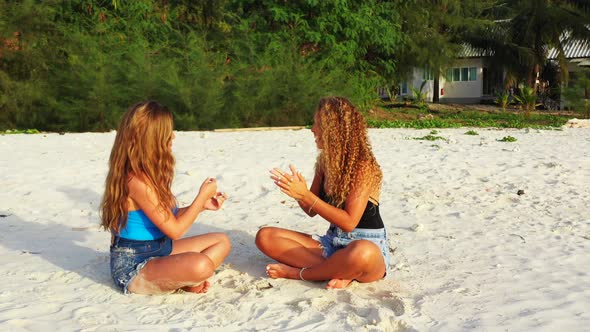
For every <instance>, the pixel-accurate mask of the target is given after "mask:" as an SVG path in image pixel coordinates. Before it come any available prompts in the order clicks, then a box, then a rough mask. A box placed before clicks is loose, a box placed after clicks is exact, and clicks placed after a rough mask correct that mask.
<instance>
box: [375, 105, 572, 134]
mask: <svg viewBox="0 0 590 332" xmlns="http://www.w3.org/2000/svg"><path fill="white" fill-rule="evenodd" d="M387 114H388V118H387V119H382V118H381V119H377V118H371V117H368V118H367V124H368V126H369V127H372V128H415V129H431V128H460V127H475V128H518V129H520V128H534V129H554V128H557V127H561V126H563V125H564V124H565V123H566V122H567V121H568V120H569V118H570V117H568V116H565V115H554V114H543V113H531V114H530V115H529V116H525V115H524V114H522V113H516V112H510V111H497V112H488V111H479V110H463V111H436V112H431V113H424V112H420V110H417V109H411V108H409V109H406V108H404V109H394V110H392V109H388V110H387Z"/></svg>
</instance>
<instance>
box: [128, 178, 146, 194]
mask: <svg viewBox="0 0 590 332" xmlns="http://www.w3.org/2000/svg"><path fill="white" fill-rule="evenodd" d="M127 188H129V195H131V196H135V195H137V194H142V193H143V194H145V193H148V192H151V191H152V186H151V185H149V184H148V182H147V181H146V180H145V177H144V176H142V175H141V174H139V175H135V174H134V175H129V177H128V178H127Z"/></svg>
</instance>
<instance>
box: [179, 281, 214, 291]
mask: <svg viewBox="0 0 590 332" xmlns="http://www.w3.org/2000/svg"><path fill="white" fill-rule="evenodd" d="M210 286H211V283H210V282H209V281H207V280H205V281H203V282H202V283H200V284H198V285H196V286H186V287H182V290H183V291H185V292H191V293H207V291H208V290H209V287H210Z"/></svg>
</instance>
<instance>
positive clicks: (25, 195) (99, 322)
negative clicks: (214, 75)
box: [0, 128, 590, 332]
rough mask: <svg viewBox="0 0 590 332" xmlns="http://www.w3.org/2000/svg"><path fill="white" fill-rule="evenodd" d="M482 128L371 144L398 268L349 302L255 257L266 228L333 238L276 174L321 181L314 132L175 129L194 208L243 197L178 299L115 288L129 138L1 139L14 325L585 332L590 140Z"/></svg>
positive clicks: (4, 303) (565, 133) (373, 133)
mask: <svg viewBox="0 0 590 332" xmlns="http://www.w3.org/2000/svg"><path fill="white" fill-rule="evenodd" d="M468 130H470V128H460V129H442V130H438V131H439V132H438V133H437V134H436V135H435V136H440V137H442V138H444V139H442V140H436V141H428V140H420V139H416V138H422V137H424V136H426V135H428V134H429V133H430V130H415V129H371V130H370V131H369V135H370V138H371V142H372V145H373V150H374V152H375V155H376V157H377V159H378V161H379V163H380V164H381V167H382V169H383V173H384V182H383V191H382V194H381V213H382V217H383V219H384V221H385V224H386V227H387V231H388V234H389V237H390V245H391V250H392V251H394V255H393V259H392V265H391V266H390V267H389V268H390V269H389V278H387V279H385V280H381V281H379V282H375V283H370V284H359V283H353V284H352V285H351V286H350V287H348V288H347V289H344V290H326V289H325V288H324V287H325V285H326V283H325V282H318V283H310V282H303V281H293V280H279V279H268V278H267V277H266V274H265V273H264V267H265V265H266V264H268V263H270V262H271V260H270V259H268V258H267V257H265V256H264V255H263V254H262V253H260V252H259V251H258V250H257V248H256V246H255V244H254V236H255V234H256V232H257V230H258V229H259V228H260V227H262V226H265V225H273V226H280V227H286V228H292V229H298V230H301V231H305V232H308V233H324V232H325V230H326V229H327V227H328V223H327V222H326V221H324V220H323V219H321V218H320V217H316V218H313V219H312V218H308V217H307V216H306V215H305V213H304V212H303V211H301V210H300V209H299V208H298V206H297V204H296V203H295V202H294V201H292V200H291V199H290V198H289V197H287V196H285V195H283V194H281V192H280V191H279V190H278V189H276V188H275V186H274V184H273V183H272V182H271V180H270V178H269V173H268V170H269V169H270V168H272V167H281V168H284V169H287V167H288V165H289V164H290V163H292V164H294V165H295V166H296V167H297V168H298V169H299V170H300V171H301V172H302V173H303V175H304V176H305V177H306V178H307V179H308V180H311V178H312V174H313V166H314V161H315V156H316V154H317V151H316V148H315V143H314V139H313V135H312V133H311V132H310V130H308V129H300V130H272V131H251V132H250V131H239V132H231V131H230V132H210V131H207V132H177V133H176V140H175V142H174V151H175V155H176V160H177V167H176V170H177V172H176V176H175V181H174V185H173V192H175V193H176V194H177V199H178V201H179V203H180V205H185V204H188V203H190V202H191V201H192V199H193V197H194V195H195V194H196V193H197V191H198V188H199V186H200V184H201V182H202V181H203V179H205V177H208V176H214V177H216V178H217V181H218V185H219V189H221V190H223V191H225V192H227V193H228V195H229V196H230V198H229V200H228V201H227V202H226V204H225V206H224V208H223V210H221V211H219V212H204V213H203V214H201V216H200V217H199V218H198V220H197V221H196V223H195V224H194V225H193V227H192V228H191V229H190V230H189V232H188V233H187V235H194V234H200V233H204V232H212V231H223V232H226V233H227V234H228V235H229V237H230V238H231V240H232V244H233V249H232V252H231V254H230V256H229V257H228V259H227V260H226V263H225V264H224V265H222V266H221V268H220V269H219V270H218V271H217V273H216V274H215V276H214V277H213V278H212V279H211V284H212V286H211V288H210V290H209V292H208V293H207V294H189V293H183V292H179V293H175V294H170V295H165V296H141V295H123V294H122V293H121V292H119V291H118V290H117V289H116V288H115V287H114V285H113V283H112V280H111V277H110V271H109V241H110V234H109V233H107V232H105V231H102V230H100V229H99V228H98V224H99V217H98V211H97V209H98V205H99V202H100V198H101V195H102V192H103V184H104V179H105V175H106V172H107V161H108V156H109V153H110V149H111V147H112V143H113V140H114V137H115V133H114V132H110V133H81V134H75V133H71V134H70V133H66V134H65V135H59V134H53V133H51V134H49V133H48V134H38V135H3V136H0V155H1V156H2V158H0V188H1V190H0V276H1V280H2V282H1V284H0V330H3V331H52V330H53V331H156V330H157V331H192V330H194V331H258V330H260V331H471V330H473V331H569V332H573V331H587V330H588V326H590V311H589V310H588V309H589V308H590V128H563V129H562V130H535V129H522V130H520V129H519V130H516V129H502V130H498V129H481V128H477V129H474V130H475V131H477V133H478V134H479V135H465V132H467V131H468ZM506 136H511V137H514V138H516V139H517V140H516V141H515V142H502V141H499V140H501V139H502V138H503V137H506ZM519 193H520V194H519Z"/></svg>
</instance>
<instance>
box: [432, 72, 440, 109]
mask: <svg viewBox="0 0 590 332" xmlns="http://www.w3.org/2000/svg"><path fill="white" fill-rule="evenodd" d="M439 87H440V82H439V80H438V77H436V76H435V77H434V82H433V84H432V102H433V103H438V102H439V100H440V98H439V95H438V90H440V89H439Z"/></svg>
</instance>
